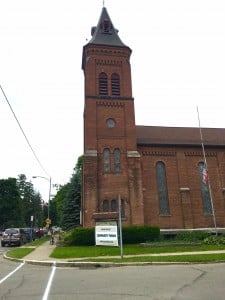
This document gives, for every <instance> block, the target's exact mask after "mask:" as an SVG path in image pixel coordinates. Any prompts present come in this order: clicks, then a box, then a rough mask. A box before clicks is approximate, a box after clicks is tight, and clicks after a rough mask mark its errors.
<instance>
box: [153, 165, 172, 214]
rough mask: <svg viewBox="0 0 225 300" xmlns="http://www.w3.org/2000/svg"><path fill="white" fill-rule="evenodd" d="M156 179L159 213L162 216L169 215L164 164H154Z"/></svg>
mask: <svg viewBox="0 0 225 300" xmlns="http://www.w3.org/2000/svg"><path fill="white" fill-rule="evenodd" d="M156 179H157V188H158V197H159V213H160V214H162V215H168V214H169V213H170V209H169V200H168V190H167V180H166V168H165V164H164V163H163V162H161V161H159V162H157V164H156Z"/></svg>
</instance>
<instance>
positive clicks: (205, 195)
mask: <svg viewBox="0 0 225 300" xmlns="http://www.w3.org/2000/svg"><path fill="white" fill-rule="evenodd" d="M198 173H199V179H200V188H201V193H202V205H203V212H204V213H205V214H212V203H211V198H210V192H209V184H208V174H207V168H206V166H205V164H204V163H203V162H200V163H199V164H198Z"/></svg>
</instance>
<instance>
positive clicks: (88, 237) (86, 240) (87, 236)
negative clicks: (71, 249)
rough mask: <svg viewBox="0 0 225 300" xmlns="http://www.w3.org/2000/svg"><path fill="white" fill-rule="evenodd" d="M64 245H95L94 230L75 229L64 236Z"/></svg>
mask: <svg viewBox="0 0 225 300" xmlns="http://www.w3.org/2000/svg"><path fill="white" fill-rule="evenodd" d="M64 243H65V244H66V245H68V246H92V245H95V229H94V228H81V227H77V228H75V229H73V230H71V231H70V232H69V233H67V234H65V236H64Z"/></svg>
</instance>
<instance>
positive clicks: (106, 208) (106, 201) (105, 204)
mask: <svg viewBox="0 0 225 300" xmlns="http://www.w3.org/2000/svg"><path fill="white" fill-rule="evenodd" d="M103 211H104V212H108V211H109V201H108V200H104V201H103Z"/></svg>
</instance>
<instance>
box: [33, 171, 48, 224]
mask: <svg viewBox="0 0 225 300" xmlns="http://www.w3.org/2000/svg"><path fill="white" fill-rule="evenodd" d="M32 178H42V179H45V180H48V182H49V193H48V219H49V209H50V198H51V187H52V179H51V177H49V178H48V177H44V176H32Z"/></svg>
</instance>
